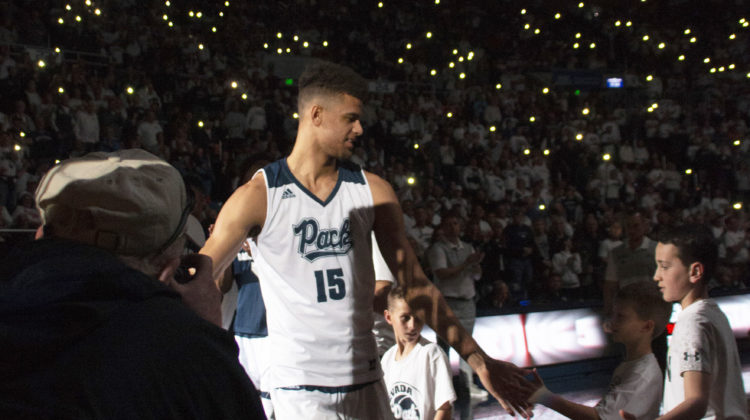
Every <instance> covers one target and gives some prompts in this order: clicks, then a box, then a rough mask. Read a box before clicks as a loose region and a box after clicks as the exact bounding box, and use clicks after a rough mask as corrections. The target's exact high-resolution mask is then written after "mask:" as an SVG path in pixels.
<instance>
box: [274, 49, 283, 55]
mask: <svg viewBox="0 0 750 420" xmlns="http://www.w3.org/2000/svg"><path fill="white" fill-rule="evenodd" d="M283 52H284V50H282V49H281V48H276V53H277V54H281V53H283Z"/></svg>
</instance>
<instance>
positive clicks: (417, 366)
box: [380, 286, 456, 420]
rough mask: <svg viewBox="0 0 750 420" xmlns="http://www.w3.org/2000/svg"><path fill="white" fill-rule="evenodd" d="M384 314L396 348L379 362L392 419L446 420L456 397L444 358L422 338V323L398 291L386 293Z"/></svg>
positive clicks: (432, 345) (402, 293) (438, 348)
mask: <svg viewBox="0 0 750 420" xmlns="http://www.w3.org/2000/svg"><path fill="white" fill-rule="evenodd" d="M384 313H385V319H386V321H387V322H388V323H389V324H390V325H391V326H393V334H394V335H395V337H396V345H394V346H393V347H391V348H390V349H389V350H388V351H387V352H385V354H384V355H383V358H382V359H381V361H380V363H381V365H382V367H383V372H384V374H385V378H384V379H385V384H386V388H387V389H388V398H389V399H390V404H391V410H392V411H393V416H394V417H395V418H396V419H397V420H398V419H425V420H429V419H435V420H443V419H450V418H451V413H452V407H451V403H452V402H453V401H455V400H456V393H455V392H454V390H453V383H452V378H451V372H450V365H449V364H448V357H447V356H446V355H445V353H444V352H443V350H441V349H440V347H438V345H437V344H435V343H433V342H430V341H428V340H427V339H426V338H424V337H422V335H421V334H420V333H421V331H422V326H423V325H424V320H423V319H422V318H421V317H420V316H418V315H417V314H415V313H413V312H412V311H411V308H410V307H409V304H408V303H407V302H406V300H405V298H404V291H403V289H402V288H401V287H399V286H396V287H394V288H393V289H391V291H390V293H388V309H386V310H385V311H384Z"/></svg>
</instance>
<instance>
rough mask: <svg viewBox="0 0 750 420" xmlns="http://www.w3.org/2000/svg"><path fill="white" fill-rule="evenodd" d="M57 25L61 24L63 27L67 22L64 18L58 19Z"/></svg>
mask: <svg viewBox="0 0 750 420" xmlns="http://www.w3.org/2000/svg"><path fill="white" fill-rule="evenodd" d="M57 23H59V24H60V25H62V24H63V23H65V21H64V20H63V18H58V19H57Z"/></svg>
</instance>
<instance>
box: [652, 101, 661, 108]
mask: <svg viewBox="0 0 750 420" xmlns="http://www.w3.org/2000/svg"><path fill="white" fill-rule="evenodd" d="M651 107H652V108H654V109H657V108H659V103H658V102H654V103H653V104H651Z"/></svg>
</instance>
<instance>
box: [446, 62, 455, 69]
mask: <svg viewBox="0 0 750 420" xmlns="http://www.w3.org/2000/svg"><path fill="white" fill-rule="evenodd" d="M448 67H450V68H453V67H456V63H454V62H452V61H451V62H450V63H448Z"/></svg>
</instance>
